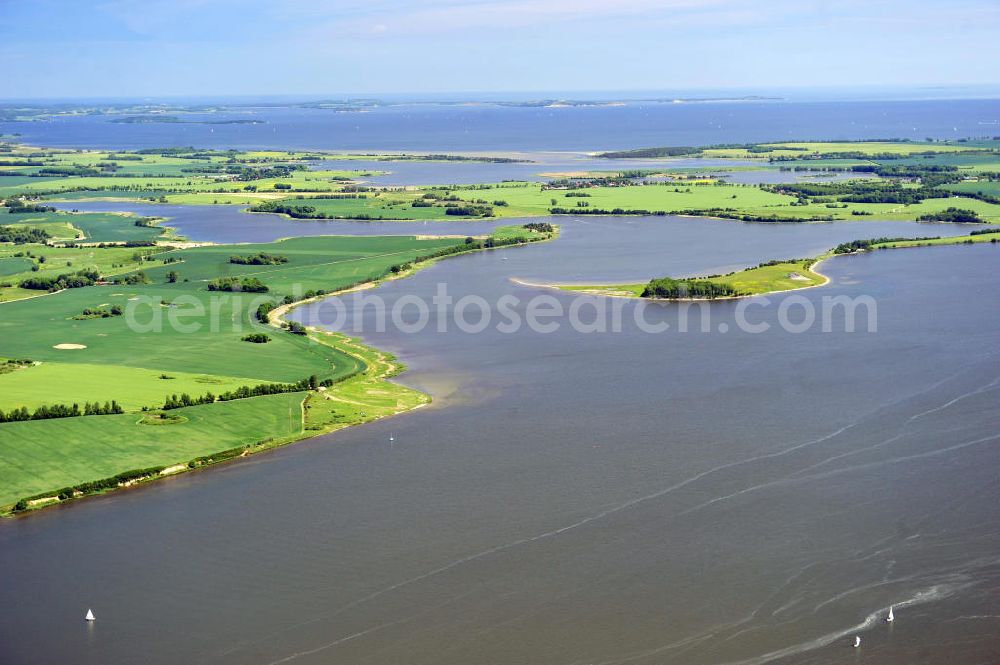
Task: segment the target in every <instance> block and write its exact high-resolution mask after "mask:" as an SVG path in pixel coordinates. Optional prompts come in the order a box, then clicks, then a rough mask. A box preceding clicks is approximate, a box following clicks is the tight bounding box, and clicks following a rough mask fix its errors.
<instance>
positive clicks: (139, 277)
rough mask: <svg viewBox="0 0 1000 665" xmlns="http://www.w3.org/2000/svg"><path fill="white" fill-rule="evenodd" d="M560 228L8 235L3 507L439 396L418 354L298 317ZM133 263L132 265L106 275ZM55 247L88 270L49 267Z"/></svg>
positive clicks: (20, 507) (60, 496)
mask: <svg viewBox="0 0 1000 665" xmlns="http://www.w3.org/2000/svg"><path fill="white" fill-rule="evenodd" d="M118 219H119V220H120V223H122V224H126V223H130V222H129V220H127V218H123V217H119V218H118ZM554 234H555V230H554V229H551V228H549V229H544V230H539V228H538V227H537V226H532V227H524V226H511V227H499V228H497V229H496V230H495V232H494V233H493V234H491V235H490V236H486V237H469V238H431V239H428V238H416V237H413V236H380V237H369V238H363V237H353V236H321V237H312V238H292V239H288V240H283V241H279V242H274V243H260V244H242V245H209V246H201V247H185V246H181V247H171V246H166V245H156V246H153V247H143V248H141V251H142V252H143V253H142V255H141V256H137V257H132V258H133V259H134V260H131V261H130V260H127V259H126V257H125V256H124V255H123V254H122V253H123V252H124V253H127V252H133V253H134V252H136V249H135V248H125V247H121V246H118V245H111V246H105V247H76V246H73V247H59V248H54V247H50V246H47V245H43V244H39V243H22V244H18V245H12V246H9V247H7V246H0V248H2V249H0V252H5V253H7V254H8V255H7V256H5V257H4V258H3V259H0V260H2V261H4V262H6V263H0V265H6V266H7V267H8V272H9V274H8V275H7V276H6V277H5V279H7V280H9V281H10V283H12V284H14V286H10V287H8V291H7V292H6V296H7V297H8V298H11V300H9V301H8V302H5V303H2V304H0V313H2V317H0V333H2V334H0V340H3V341H2V342H0V509H2V510H3V511H4V512H8V513H9V512H11V511H13V512H23V511H25V510H29V509H32V508H37V507H43V506H46V505H52V504H55V503H60V502H62V501H66V500H71V499H74V498H79V497H81V496H86V495H89V494H94V493H100V492H104V491H108V490H111V489H117V488H120V487H126V486H129V485H132V484H134V483H136V482H142V481H146V480H151V479H155V478H159V477H163V476H165V475H171V474H173V473H177V472H181V471H185V470H188V469H194V468H198V467H200V466H204V465H206V464H211V463H215V462H219V461H224V460H227V459H232V458H234V457H240V456H244V455H248V454H251V453H254V452H258V451H260V450H266V449H268V448H272V447H274V446H278V445H282V444H285V443H289V442H292V441H296V440H298V439H301V438H304V437H307V436H313V435H316V434H319V433H322V432H327V431H331V430H334V429H338V428H340V427H345V426H348V425H353V424H357V423H361V422H365V421H368V420H372V419H374V418H380V417H384V416H387V415H391V414H394V413H398V412H400V411H404V410H407V409H412V408H414V407H416V406H419V405H421V404H425V403H427V401H429V397H428V396H426V395H424V394H422V393H419V392H416V391H413V390H411V389H409V388H405V387H403V386H400V385H398V384H394V383H391V382H388V381H387V380H386V379H388V378H390V377H392V376H394V375H395V374H396V373H398V372H399V371H401V369H402V367H401V366H400V365H399V364H398V363H396V362H395V360H394V359H393V358H392V357H391V356H389V355H387V354H385V353H382V352H380V351H377V350H375V349H371V348H368V347H366V346H364V345H362V344H361V343H360V342H358V341H357V340H353V339H350V338H348V337H345V336H344V335H340V334H330V333H326V332H323V331H319V330H312V329H307V328H305V327H303V326H301V325H299V324H297V323H294V322H292V323H289V322H286V321H285V320H284V319H283V318H282V317H283V315H284V314H285V313H287V311H288V310H289V309H290V308H291V307H294V306H295V305H296V304H297V303H300V302H304V301H307V300H310V299H314V298H318V297H322V296H324V295H327V294H330V293H334V292H337V291H341V290H344V289H349V288H356V287H358V286H361V285H369V284H374V283H377V282H378V281H380V280H383V279H391V278H393V277H397V276H400V275H405V274H407V273H408V272H410V271H412V270H414V269H418V268H419V267H420V266H422V265H425V264H426V263H428V262H432V261H435V260H437V259H440V258H444V257H447V256H451V255H454V254H459V253H464V252H469V251H477V250H482V249H488V248H490V247H498V246H509V245H519V244H524V243H528V242H534V241H538V240H545V239H549V238H551V237H554ZM56 250H58V251H56ZM15 255H19V256H15ZM57 256H58V259H57V258H56V257H57ZM42 257H44V259H45V260H44V261H42V262H40V261H39V259H40V258H42ZM49 257H52V258H49ZM67 257H71V258H67ZM119 261H120V262H122V263H121V265H120V266H119V270H120V272H118V273H116V274H115V275H114V276H111V275H108V274H103V273H102V271H105V270H108V269H109V266H116V265H119V263H118V262H119ZM50 263H52V264H56V263H58V264H59V265H60V266H61V267H60V268H59V270H62V271H72V272H70V273H66V274H65V275H60V276H58V277H51V276H48V275H49V272H51V271H48V270H46V272H42V270H40V269H39V270H35V268H36V267H37V266H39V265H48V264H50ZM66 263H72V265H71V266H67V265H66ZM40 274H41V275H42V278H39V277H38V275H40ZM67 275H68V276H67ZM130 322H131V323H132V325H129V323H130Z"/></svg>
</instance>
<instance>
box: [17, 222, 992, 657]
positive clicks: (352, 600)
mask: <svg viewBox="0 0 1000 665" xmlns="http://www.w3.org/2000/svg"><path fill="white" fill-rule="evenodd" d="M214 210H218V208H214ZM242 217H243V218H245V217H247V216H246V215H243V216H242ZM560 222H561V223H562V224H563V225H564V230H563V234H562V237H561V238H560V239H559V240H558V241H556V242H553V243H546V244H542V245H536V246H530V247H525V248H514V249H507V250H502V251H497V252H488V253H480V254H476V255H468V256H462V257H456V258H452V259H449V260H447V261H442V262H440V263H438V264H436V265H434V266H432V267H430V268H428V269H427V270H424V271H421V272H420V273H418V274H416V275H414V276H413V277H411V278H408V279H406V280H402V281H398V282H393V283H389V284H386V285H384V286H382V287H380V288H379V289H377V290H376V291H375V292H374V293H377V294H379V295H381V296H383V297H385V298H386V299H387V300H388V301H389V302H393V301H395V300H396V299H398V298H400V297H402V296H404V295H418V296H421V297H425V298H429V297H430V296H431V295H433V293H434V292H435V289H436V288H437V285H438V284H439V283H442V282H443V283H447V284H448V285H449V288H450V290H451V292H452V293H453V294H454V295H455V296H456V297H459V296H461V295H466V294H475V295H481V296H484V297H486V298H487V299H489V300H491V301H493V300H495V298H497V297H499V296H501V295H505V294H506V295H513V296H515V297H519V298H522V299H524V298H527V297H530V296H532V295H535V294H537V293H541V292H540V291H538V290H535V289H531V288H526V287H522V286H518V285H516V284H514V283H512V282H511V281H510V278H511V277H519V278H525V279H537V280H546V279H551V280H559V279H572V278H575V277H577V276H580V277H583V276H589V277H592V278H594V279H608V280H610V279H634V278H638V277H640V276H641V277H645V276H649V275H650V274H662V273H668V272H669V273H672V274H685V273H694V272H706V271H716V270H719V269H723V268H727V267H735V266H739V265H746V264H750V263H755V262H757V261H760V260H764V259H768V258H776V257H779V256H802V255H809V254H813V253H816V252H817V251H819V250H822V249H824V248H826V247H828V246H830V245H831V244H835V242H839V241H841V240H845V239H850V238H854V237H868V236H872V235H881V234H882V233H884V232H885V231H886V230H887V229H891V232H892V233H893V234H894V235H903V234H906V233H911V234H913V235H927V234H928V233H927V231H928V227H927V226H926V225H916V224H902V223H898V222H892V223H888V222H887V223H867V222H855V223H844V224H816V225H766V224H739V223H733V222H723V221H712V220H692V219H672V218H666V219H664V218H650V219H634V218H628V219H624V220H617V219H610V218H584V219H579V220H571V219H566V220H560ZM411 226H413V225H410V224H400V225H399V227H400V228H407V227H411ZM392 228H397V227H396V225H395V224H393V225H392ZM945 228H946V227H934V229H933V231H934V232H933V233H932V235H937V234H939V233H940V232H942V231H943V230H945ZM948 230H951V231H953V232H958V231H959V230H960V229H957V228H950V229H948ZM998 251H1000V250H998V249H997V248H996V246H991V245H980V246H975V247H951V248H935V249H917V250H900V251H896V252H879V253H874V254H870V255H862V256H852V257H839V258H836V259H833V260H831V261H829V262H827V263H826V264H824V266H823V270H824V272H826V273H827V274H829V275H830V277H831V278H832V280H833V281H832V283H831V285H829V286H827V287H825V288H820V289H810V290H807V291H803V292H801V293H800V294H797V295H796V297H804V298H806V299H808V300H809V301H811V302H817V303H818V302H819V301H820V299H821V298H823V297H824V296H829V295H835V294H845V295H862V294H865V295H871V296H873V297H875V298H876V299H877V301H878V332H877V333H865V332H858V333H853V334H847V333H844V332H836V331H837V330H840V329H842V326H840V325H838V324H837V323H836V322H835V325H834V332H831V333H822V332H820V331H819V330H813V331H811V332H809V333H805V334H801V335H793V334H789V333H785V332H782V331H781V330H780V329H779V328H778V326H777V322H776V319H775V316H776V314H775V312H776V307H777V305H778V303H780V302H781V301H782V300H783V299H784V298H785V297H788V296H774V297H772V299H771V302H772V305H771V306H760V307H758V308H755V310H754V312H755V316H754V318H755V320H756V321H759V322H767V323H770V324H772V329H771V330H770V331H768V332H767V333H764V334H750V333H742V332H739V331H738V330H737V328H736V326H735V325H732V324H733V323H734V316H735V310H736V307H737V304H736V303H732V302H718V303H714V304H712V305H711V306H710V307H709V310H710V312H711V322H712V330H713V331H715V332H712V333H700V332H689V333H680V332H677V328H676V325H675V326H674V327H673V328H672V329H671V331H668V332H667V333H663V334H648V333H643V332H642V331H641V330H639V329H638V328H637V327H636V326H634V325H628V322H629V321H631V320H632V319H631V317H630V315H629V314H630V313H631V311H632V308H633V307H634V306H635V305H634V304H633V303H624V304H623V306H624V307H625V313H626V316H625V317H624V321H625V322H626V326H625V329H624V330H623V331H622V332H621V333H616V334H589V335H588V334H580V333H575V332H572V331H571V330H569V329H567V328H563V329H561V330H560V331H558V332H556V333H553V334H539V333H533V332H531V331H529V330H527V329H524V330H522V331H520V332H517V333H515V334H504V333H500V332H497V331H495V330H493V329H487V330H486V331H485V332H483V333H480V334H477V335H470V334H466V333H461V332H459V331H457V330H450V331H449V332H446V333H437V332H431V330H434V328H435V326H434V325H433V323H432V325H431V326H430V328H429V330H428V332H426V333H423V334H417V335H406V334H402V333H399V332H393V331H392V330H390V331H388V332H386V333H374V332H367V333H365V335H364V337H365V339H366V340H367V341H369V342H371V343H373V344H376V345H378V346H379V347H382V348H387V349H389V350H391V351H393V352H395V353H397V354H398V355H399V356H400V357H401V358H402V359H403V360H404V361H405V362H407V363H408V364H409V366H410V368H411V370H410V371H409V372H407V373H406V374H404V375H403V376H402V377H401V378H402V380H403V381H404V382H405V383H407V384H410V385H414V386H418V387H421V388H423V389H425V390H428V391H430V392H431V393H432V394H433V395H434V397H435V403H434V405H433V406H431V407H430V408H427V409H423V410H419V411H416V412H414V413H411V414H407V415H403V416H400V417H398V418H394V419H391V420H388V421H383V422H379V423H373V424H370V425H368V426H364V427H359V428H353V429H350V430H347V431H343V432H340V433H337V434H335V435H332V436H324V437H319V438H317V439H314V440H310V441H306V442H302V443H300V444H296V445H295V446H291V447H288V448H284V449H281V450H279V451H276V452H274V453H272V454H267V455H261V456H257V457H254V458H251V459H249V460H246V461H244V462H240V463H238V464H233V465H230V466H227V467H223V468H217V469H213V470H210V471H208V472H204V473H194V474H188V475H186V476H182V477H178V478H175V479H171V480H169V481H166V482H162V483H158V484H155V485H151V486H146V487H143V488H140V489H137V490H135V491H128V492H124V493H121V494H119V495H115V496H108V497H102V498H97V499H93V500H88V501H84V502H80V503H78V504H75V505H71V506H67V507H65V508H62V509H55V510H51V511H46V512H43V513H41V514H39V515H34V516H31V517H30V518H28V519H19V520H13V521H9V522H6V523H4V524H0V570H3V571H5V572H4V573H3V584H2V585H0V603H2V604H3V607H5V608H14V611H11V612H8V613H7V617H6V619H5V621H3V622H0V661H3V662H12V663H19V664H24V665H31V664H34V663H56V662H76V663H130V662H135V661H136V659H137V658H138V659H141V660H142V662H146V663H171V664H173V663H177V662H185V663H241V664H242V663H261V664H270V663H287V662H293V663H331V662H338V663H340V662H350V663H378V664H380V665H384V664H392V663H407V664H408V665H416V664H421V663H428V664H430V663H433V664H434V665H442V664H444V665H448V664H451V663H455V664H456V665H458V664H461V665H466V664H467V663H479V662H494V663H544V664H546V665H549V664H553V663H554V664H557V665H558V664H567V665H568V664H570V663H624V662H629V663H640V664H641V663H685V664H689V663H690V664H699V663H747V664H749V663H759V662H786V663H841V662H844V661H845V660H847V659H848V658H850V659H852V660H853V661H857V662H873V663H874V662H878V663H889V664H896V663H898V664H903V663H912V662H941V661H942V660H945V659H947V660H948V661H950V662H956V663H966V662H968V663H973V662H992V661H994V660H996V659H997V658H1000V645H998V641H997V640H996V637H995V635H996V633H997V628H998V626H997V623H998V619H997V618H996V615H997V611H996V608H997V602H998V600H997V599H998V592H1000V554H998V553H1000V531H998V529H997V523H996V510H995V507H996V505H997V501H998V499H1000V490H998V487H1000V486H998V484H997V475H996V468H997V464H998V463H1000V445H998V444H1000V438H998V435H997V432H998V431H1000V410H998V409H997V406H998V404H1000V359H998V358H997V356H996V354H995V353H994V352H993V351H992V349H996V348H997V345H998V343H1000V308H997V307H996V306H995V301H996V296H995V294H996V293H997V290H998V287H1000V272H998V271H996V270H995V266H996V263H997V260H998V258H1000V254H998ZM504 257H506V258H507V260H503V259H504ZM556 297H557V298H558V299H559V300H560V301H561V302H564V303H568V302H569V299H570V298H571V297H572V296H571V295H569V294H556ZM323 307H324V306H323V305H322V304H317V305H315V306H312V307H310V308H306V309H303V310H301V311H300V312H299V314H298V318H300V319H301V320H304V321H316V320H317V319H318V317H319V316H321V314H322V312H323ZM678 312H679V308H678V307H677V306H674V305H662V306H654V307H650V308H647V310H646V312H645V314H646V318H647V319H648V320H649V321H651V322H655V321H661V320H662V321H666V322H670V323H673V324H676V323H677V316H678ZM719 323H727V324H729V325H730V332H727V333H721V332H718V331H717V324H719ZM369 330H371V327H370V326H369ZM390 435H393V436H394V438H395V441H394V442H392V443H390V442H389V436H390ZM890 603H895V604H896V616H897V621H896V623H895V624H893V625H892V626H891V627H890V626H887V625H885V624H884V622H883V619H882V616H880V615H878V614H877V613H878V612H880V611H882V612H884V609H885V608H887V607H888V605H889V604H890ZM88 606H92V607H93V608H94V610H95V612H96V613H97V615H98V617H99V618H98V621H97V623H96V625H91V626H88V625H85V623H84V622H83V620H82V616H83V612H84V611H85V610H86V608H87V607H88ZM855 633H860V634H862V636H863V637H864V640H865V643H864V647H863V649H862V650H861V651H854V650H852V649H851V647H850V639H851V636H853V634H855Z"/></svg>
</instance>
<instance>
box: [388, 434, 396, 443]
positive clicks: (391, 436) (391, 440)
mask: <svg viewBox="0 0 1000 665" xmlns="http://www.w3.org/2000/svg"><path fill="white" fill-rule="evenodd" d="M395 440H396V437H394V436H393V435H392V434H390V435H389V442H390V443H392V442H393V441H395Z"/></svg>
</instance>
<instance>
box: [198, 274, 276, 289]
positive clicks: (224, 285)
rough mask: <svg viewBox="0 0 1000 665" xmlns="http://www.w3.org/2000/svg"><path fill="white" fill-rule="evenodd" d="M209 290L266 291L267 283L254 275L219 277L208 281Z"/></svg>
mask: <svg viewBox="0 0 1000 665" xmlns="http://www.w3.org/2000/svg"><path fill="white" fill-rule="evenodd" d="M208 290H209V291H246V292H247V293H267V292H268V291H269V289H268V288H267V285H266V284H264V283H263V282H261V281H260V280H259V279H257V278H256V277H244V278H242V279H241V278H239V277H219V278H218V279H213V280H212V281H211V282H209V283H208Z"/></svg>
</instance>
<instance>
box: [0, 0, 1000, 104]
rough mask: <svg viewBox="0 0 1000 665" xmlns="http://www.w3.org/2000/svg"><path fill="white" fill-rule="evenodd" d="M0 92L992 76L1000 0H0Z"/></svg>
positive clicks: (801, 82)
mask: <svg viewBox="0 0 1000 665" xmlns="http://www.w3.org/2000/svg"><path fill="white" fill-rule="evenodd" d="M0 25H3V26H4V27H5V29H4V31H3V32H4V36H3V39H2V41H0V66H2V71H3V79H4V85H3V87H2V89H0V97H4V98H34V97H138V96H149V97H168V96H185V95H188V96H220V95H263V94H273V95H298V96H305V97H324V96H325V97H336V96H338V95H341V94H377V93H431V92H448V93H462V92H473V91H475V92H482V91H513V90H521V91H538V92H554V91H565V90H648V91H659V90H662V91H664V92H667V93H669V92H671V91H678V90H697V89H706V90H712V89H715V90H718V89H732V88H739V89H744V90H746V89H750V90H752V89H765V88H794V87H801V86H889V85H892V86H934V85H976V84H1000V76H998V74H997V72H998V69H997V65H996V63H997V62H1000V3H998V2H997V1H996V0H956V1H954V2H938V1H935V2H929V1H925V0H828V1H825V2H812V1H809V0H799V1H789V0H550V1H545V0H464V1H463V0H428V1H420V2H412V1H411V2H407V1H403V0H336V1H334V0H331V1H309V0H266V1H261V0H239V1H237V0H100V1H88V0H30V1H20V0H0Z"/></svg>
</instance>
